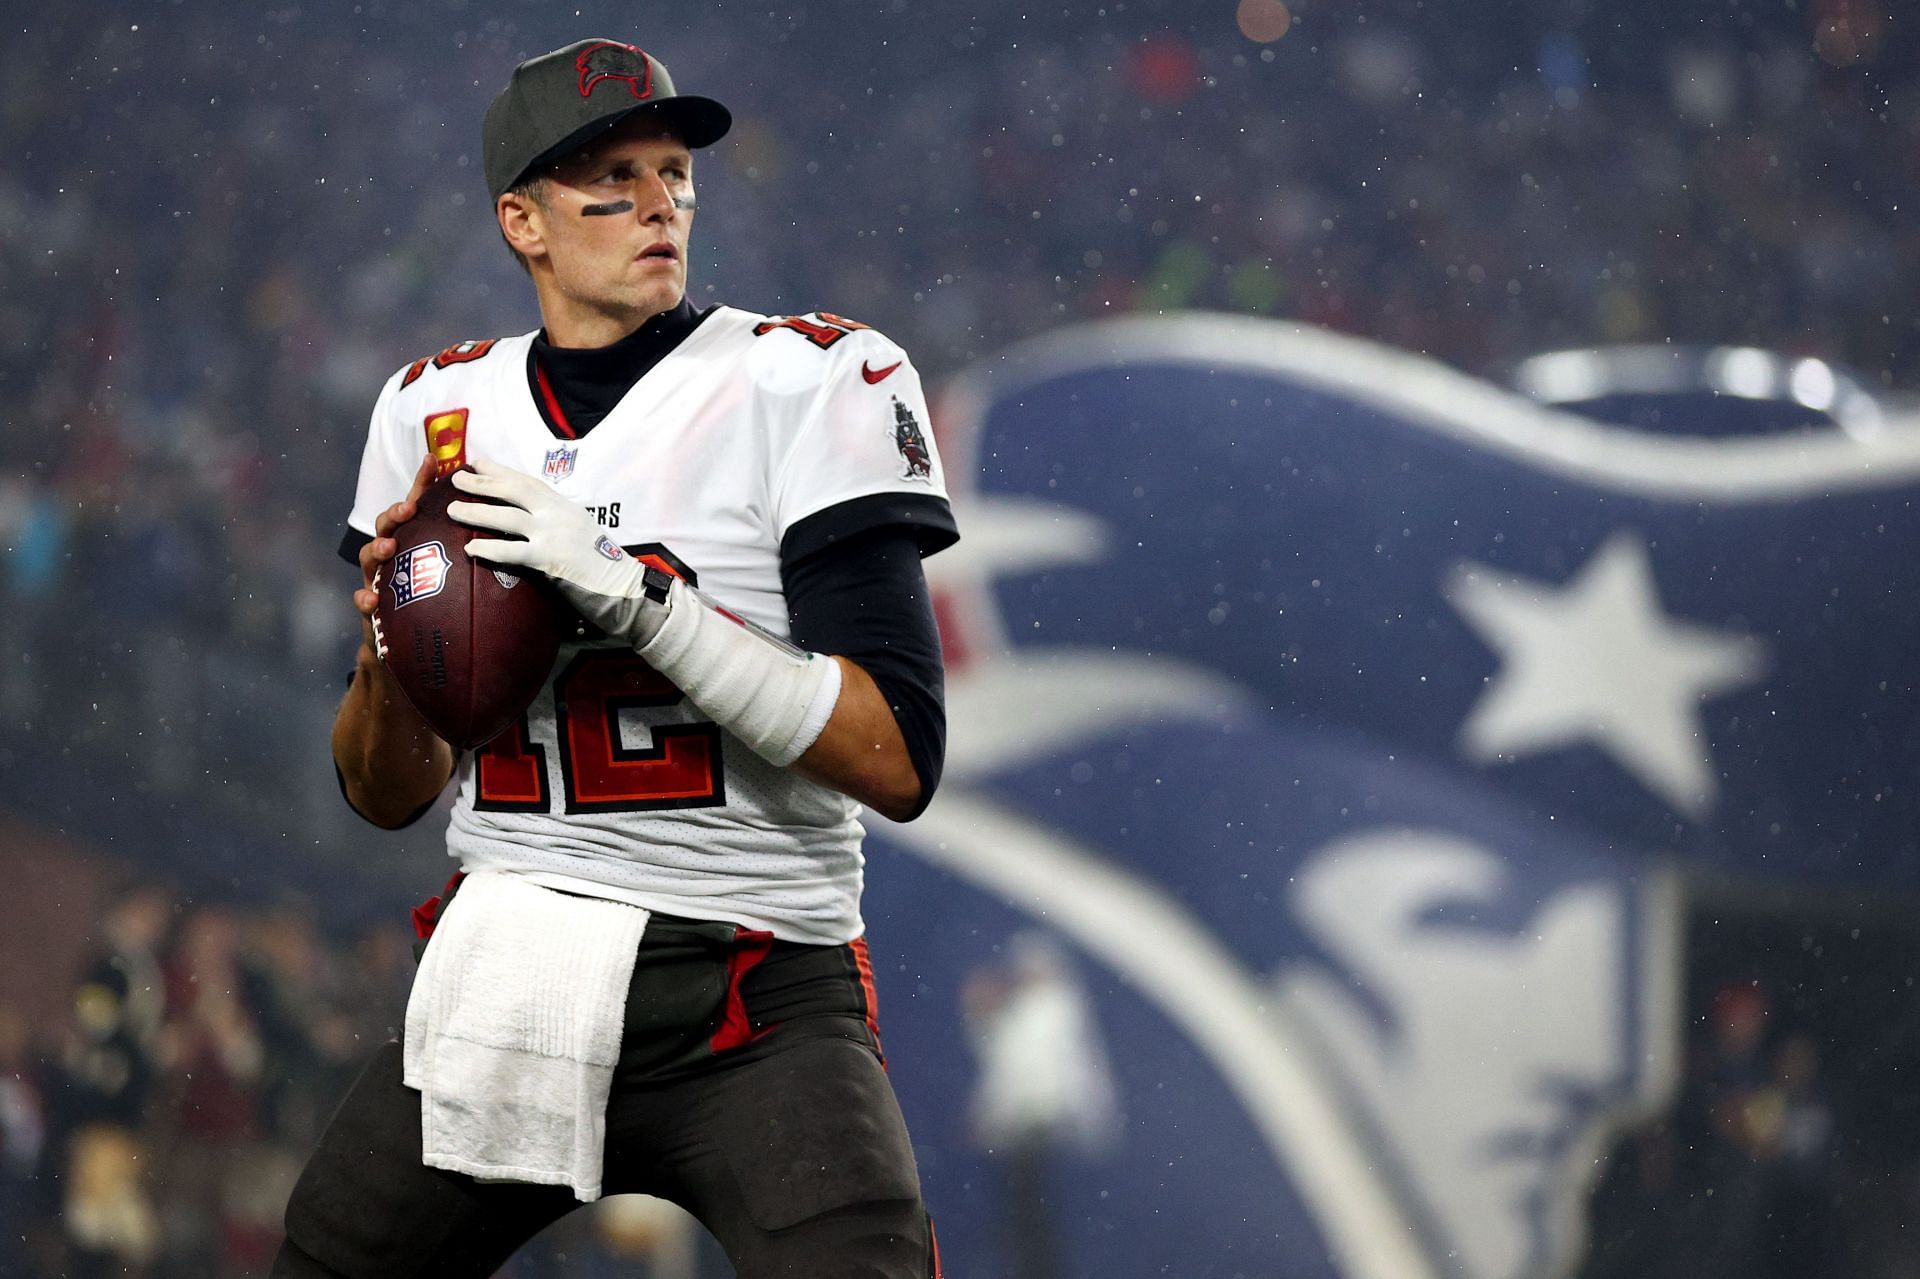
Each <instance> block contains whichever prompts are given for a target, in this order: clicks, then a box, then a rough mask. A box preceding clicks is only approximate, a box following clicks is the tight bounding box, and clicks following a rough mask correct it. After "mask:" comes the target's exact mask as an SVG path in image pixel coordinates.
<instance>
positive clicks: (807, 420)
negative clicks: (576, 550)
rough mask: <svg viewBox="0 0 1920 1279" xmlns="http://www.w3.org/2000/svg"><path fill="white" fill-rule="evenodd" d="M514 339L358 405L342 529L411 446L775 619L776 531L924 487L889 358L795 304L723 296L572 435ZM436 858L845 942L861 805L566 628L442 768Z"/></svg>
mask: <svg viewBox="0 0 1920 1279" xmlns="http://www.w3.org/2000/svg"><path fill="white" fill-rule="evenodd" d="M534 336H535V335H534V334H531V333H528V334H522V335H521V336H519V337H511V338H502V339H498V340H496V341H490V342H463V343H461V344H459V345H458V346H454V347H450V348H448V349H447V350H446V351H443V352H441V353H440V354H439V355H438V356H435V357H432V358H430V359H423V360H418V361H415V362H414V363H413V364H411V365H409V366H408V367H406V368H404V369H402V370H400V371H399V372H398V373H396V374H394V376H393V377H392V378H391V379H390V380H389V381H388V382H387V384H386V386H385V388H384V389H383V390H382V391H381V393H380V399H379V402H378V404H377V405H376V406H375V408H374V412H373V421H372V425H371V429H370V433H369V437H368V440H367V447H366V453H365V455H364V457H363V458H362V460H361V464H360V480H359V488H358V491H357V493H356V495H355V499H354V505H353V511H352V513H351V515H349V517H348V521H347V522H348V523H349V524H350V525H351V526H352V527H353V528H354V529H355V530H357V531H359V532H360V533H362V534H367V535H371V534H372V532H373V527H374V523H373V522H374V517H375V516H376V515H377V514H378V513H379V512H380V511H382V510H384V509H385V508H386V507H388V506H390V505H391V504H393V503H394V502H397V501H399V500H400V499H401V498H403V497H405V496H406V492H407V488H408V485H409V484H410V482H411V480H412V477H413V475H414V473H415V471H416V470H417V469H418V468H419V465H420V460H421V457H422V454H423V453H424V452H425V451H427V450H429V449H431V450H432V451H433V452H434V454H435V455H436V457H438V458H439V459H440V461H441V464H442V466H443V468H444V469H446V470H451V469H452V468H453V467H455V466H458V465H459V464H460V463H461V462H462V461H464V460H465V459H466V458H467V457H470V456H480V457H486V458H489V459H492V460H494V461H497V462H502V463H505V464H506V465H508V466H511V467H514V468H515V469H517V470H520V471H524V472H527V473H528V474H531V475H536V476H541V477H543V478H544V479H545V480H546V481H547V482H548V483H549V484H551V485H553V487H554V488H555V489H557V490H558V491H559V492H560V493H562V494H564V495H566V496H567V497H570V498H572V499H573V500H574V501H576V502H578V503H579V504H580V505H581V506H582V507H585V508H586V509H587V510H588V511H589V512H591V513H593V514H594V515H595V516H596V517H597V518H598V519H599V521H600V523H601V525H602V526H603V527H604V528H605V529H606V531H607V533H608V534H609V536H611V537H612V538H613V540H614V541H616V542H618V543H620V544H621V545H623V546H625V547H626V548H627V549H628V550H629V551H630V552H633V553H634V554H637V555H651V556H654V557H656V562H658V563H661V564H663V565H664V566H665V567H668V568H669V569H670V570H671V571H674V572H677V573H679V574H681V575H682V576H684V577H686V578H687V579H689V580H690V581H692V582H693V583H694V584H695V585H697V586H699V587H700V588H701V589H702V590H703V591H705V592H706V593H707V594H709V595H711V596H712V597H713V598H714V599H715V600H717V601H718V602H720V603H721V604H724V605H725V606H726V607H728V608H729V609H732V610H733V611H735V612H737V613H739V614H740V615H741V616H743V617H746V618H749V619H751V620H752V621H754V622H756V623H758V624H759V625H761V626H763V627H765V628H766V629H767V630H769V631H772V632H773V633H774V634H776V635H782V636H784V635H787V634H788V633H789V628H788V622H787V606H786V600H785V597H784V595H783V593H782V591H781V583H780V548H781V543H782V539H783V538H785V537H786V535H787V534H788V532H789V531H790V530H791V529H793V528H794V526H795V525H796V524H798V523H799V522H800V521H802V520H805V519H806V518H807V517H808V516H812V515H815V514H818V513H820V512H823V511H827V510H829V509H830V508H833V507H835V506H837V505H839V504H841V503H845V502H849V501H853V500H855V499H859V498H869V497H879V498H881V499H882V500H883V502H884V500H885V499H886V498H888V497H890V496H892V495H902V496H905V495H914V496H917V497H920V498H931V499H934V500H936V501H938V502H939V503H941V504H942V509H944V503H945V500H946V483H945V477H944V475H943V473H942V470H941V466H940V459H939V457H938V455H937V453H936V452H935V449H934V446H933V436H932V431H931V429H930V426H929V423H928V417H927V409H926V401H925V397H924V394H923V392H922V391H921V387H920V379H919V376H918V374H916V373H915V372H914V369H913V365H912V363H911V362H910V361H909V360H908V359H907V356H906V353H905V352H904V351H903V350H901V349H900V348H899V347H898V346H896V345H895V344H894V343H893V342H891V341H889V340H888V339H887V338H885V337H883V336H882V335H881V334H880V333H878V332H876V331H875V330H873V329H870V328H866V327H864V326H861V325H856V324H853V323H852V322H850V321H846V320H842V319H840V318H839V317H837V316H833V315H827V314H820V313H815V314H813V315H810V316H804V317H797V318H793V319H785V318H770V317H767V316H763V315H756V314H753V313H751V312H747V311H741V310H737V309H735V308H732V307H720V308H717V309H715V310H714V311H713V312H712V313H710V314H708V315H707V316H706V317H705V319H704V320H702V321H701V323H700V324H699V327H697V328H696V329H694V330H693V332H692V333H690V334H689V335H687V336H686V337H685V338H684V339H682V340H681V342H680V343H679V345H678V346H676V347H674V348H673V349H672V350H671V351H670V352H669V353H668V354H667V355H666V356H665V357H664V358H662V359H661V360H660V361H659V362H658V363H657V364H655V365H654V366H653V367H652V368H651V369H649V370H648V371H647V372H646V374H645V375H644V376H642V377H641V378H640V380H639V381H638V382H637V383H636V384H635V385H634V386H633V388H632V389H631V390H630V391H629V392H628V393H627V394H626V396H625V398H623V399H622V400H621V401H620V403H619V404H618V405H617V406H616V407H615V408H614V409H613V411H612V412H611V413H609V414H608V415H607V417H606V418H605V419H604V420H602V421H601V422H600V423H599V424H598V425H596V426H594V427H593V429H592V430H591V431H589V432H587V433H586V434H585V435H584V436H581V437H580V438H578V439H568V438H565V437H563V436H561V435H559V434H558V433H557V432H556V431H555V430H554V429H552V428H550V427H549V426H548V425H547V420H546V418H544V417H543V416H542V415H541V413H540V410H539V407H538V406H537V405H536V403H535V401H534V395H535V391H534V389H533V388H531V387H530V386H529V384H528V373H527V359H528V349H529V347H530V346H531V344H532V342H533V339H534ZM457 782H458V786H459V793H458V798H457V800H456V802H455V805H454V809H453V819H452V822H451V824H450V825H449V827H448V831H447V847H448V851H449V853H450V854H451V855H452V856H453V857H455V858H457V859H458V860H459V862H460V864H461V866H462V867H463V868H464V869H466V870H469V871H473V870H511V871H515V872H518V873H521V874H525V875H527V876H528V877H530V878H532V879H535V880H537V881H539V882H541V883H545V884H548V885H550V886H552V887H555V888H560V889H564V890H568V891H573V892H585V893H590V894H594V895H598V896H604V897H611V898H615V899H618V900H622V901H629V902H632V903H634V904H636V905H639V906H644V907H647V908H649V909H653V910H660V911H664V912H667V913H670V914H674V915H684V916H689V917H693V918H700V919H719V920H728V921H732V922H735V923H739V924H742V925H745V926H747V927H749V928H759V929H767V930H769V931H771V932H772V933H773V934H774V935H775V936H777V937H781V938H784V939H788V940H792V941H803V942H814V943H824V944H838V943H841V942H846V941H850V940H852V939H853V938H855V937H858V936H859V935H860V934H861V932H862V925H861V920H860V910H859V902H860V888H861V869H862V858H861V854H860V841H861V837H862V835H863V833H864V832H863V831H862V829H861V826H860V823H859V821H858V820H857V814H858V812H859V806H858V805H856V804H855V803H854V802H853V801H852V800H850V799H848V798H847V797H845V796H844V795H841V794H840V793H838V792H837V791H833V790H830V789H828V788H827V787H824V786H820V785H816V784H815V783H813V782H809V781H807V780H806V779H804V778H802V777H801V776H800V775H799V774H797V773H795V772H793V771H792V770H790V769H783V768H776V767H774V766H773V765H771V764H768V763H767V762H765V761H764V760H762V759H761V758H760V757H759V756H757V755H755V754H754V753H753V752H752V751H751V750H749V749H748V748H747V747H746V746H745V745H744V744H742V743H741V742H740V741H738V740H737V739H735V738H734V737H733V736H732V735H731V734H729V733H727V732H725V731H724V730H722V729H721V728H720V727H719V726H718V725H716V724H714V723H712V722H711V721H709V720H707V719H705V717H704V716H702V715H701V713H700V712H699V711H698V710H697V709H696V708H695V707H694V706H693V705H692V703H690V702H688V701H687V700H686V699H685V698H684V697H683V696H682V695H681V694H680V691H679V689H677V688H675V687H674V686H673V685H672V684H671V683H669V682H667V681H666V680H665V679H663V678H662V677H661V676H660V675H658V674H657V673H656V672H654V671H653V670H652V668H650V667H648V666H647V664H646V663H645V662H643V661H642V660H641V659H640V658H639V657H638V656H637V655H636V654H635V653H634V652H633V650H632V649H630V648H626V647H624V646H618V645H609V644H607V643H606V642H605V641H601V642H599V643H597V644H596V643H586V642H581V643H569V644H566V645H564V646H563V647H562V648H561V651H560V657H559V661H558V663H557V664H556V665H555V668H554V672H553V678H552V679H551V680H550V681H549V682H548V684H547V687H546V688H545V690H544V691H543V692H542V693H541V694H540V695H539V697H537V698H536V699H535V700H534V702H533V705H532V706H531V707H530V708H529V709H528V711H527V713H526V715H525V717H524V719H523V720H522V722H521V723H520V724H519V725H518V726H517V727H515V728H513V729H509V730H508V731H507V732H505V733H503V734H502V735H501V736H500V737H498V738H496V739H495V740H494V741H493V742H491V743H489V744H488V745H487V746H485V747H482V748H481V749H480V750H479V751H477V752H473V753H471V754H468V755H466V756H465V757H464V758H462V760H461V761H460V765H459V771H458V774H457Z"/></svg>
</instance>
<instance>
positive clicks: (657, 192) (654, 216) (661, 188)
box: [634, 173, 673, 222]
mask: <svg viewBox="0 0 1920 1279" xmlns="http://www.w3.org/2000/svg"><path fill="white" fill-rule="evenodd" d="M634 206H635V209H636V211H637V212H638V213H639V215H640V220H641V221H642V222H665V221H667V220H668V219H669V218H671V217H672V216H673V192H672V191H669V190H668V189H667V182H666V179H665V178H662V177H661V176H660V175H659V174H657V173H652V174H648V175H646V176H645V177H643V178H641V179H640V190H639V193H638V196H637V198H636V199H635V200H634Z"/></svg>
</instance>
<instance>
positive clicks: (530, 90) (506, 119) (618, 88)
mask: <svg viewBox="0 0 1920 1279" xmlns="http://www.w3.org/2000/svg"><path fill="white" fill-rule="evenodd" d="M636 111H650V112H653V113H654V114H656V115H658V116H659V117H660V118H661V119H662V120H664V121H665V122H666V123H667V125H668V127H670V128H672V129H673V131H674V132H676V133H678V134H679V135H680V139H681V141H683V142H685V143H686V144H687V145H688V146H689V147H704V146H711V145H713V144H714V143H715V142H718V141H719V140H720V139H721V138H723V137H725V136H726V133H727V130H728V129H730V128H732V127H733V114H732V113H731V112H729V111H728V110H727V109H726V108H725V107H723V106H721V105H720V104H719V103H718V102H715V101H714V100H713V99H712V98H696V97H693V96H691V95H685V94H676V93H675V92H674V91H673V80H672V78H671V77H670V76H668V75H667V69H666V67H665V66H663V65H662V64H661V62H660V60H659V59H658V58H655V57H653V56H652V55H650V54H648V53H646V52H644V51H643V50H641V49H638V48H636V47H634V46H633V45H630V44H622V43H620V42H619V41H618V40H581V41H578V42H577V43H574V44H570V45H568V46H567V47H566V48H564V49H555V50H554V51H553V52H552V53H543V54H541V55H540V56H539V57H537V58H529V59H527V60H526V61H525V62H522V63H521V64H520V65H519V66H517V67H515V68H514V69H513V77H512V78H511V79H509V80H508V81H507V87H506V88H504V89H502V90H500V96H499V97H497V98H495V99H494V100H493V105H492V106H490V107H488V108H487V120H486V123H485V125H484V126H482V128H481V148H482V150H483V151H484V152H485V154H486V170H487V190H488V191H489V192H490V193H491V194H492V195H493V198H494V199H496V200H498V199H499V198H500V197H501V196H502V195H504V194H505V193H506V192H507V191H509V190H511V189H512V188H513V185H514V184H515V183H516V182H518V181H520V179H521V178H523V177H525V176H526V175H527V172H528V170H530V169H534V168H537V167H540V166H543V165H548V164H551V163H553V162H554V161H556V160H558V159H560V158H561V157H562V156H564V155H566V154H567V153H569V152H571V151H575V150H578V149H579V148H580V147H582V146H585V145H586V144H587V143H588V142H590V141H592V140H593V139H594V138H595V137H597V136H598V135H599V134H601V133H604V132H605V131H606V130H608V129H611V128H612V127H613V126H614V125H616V124H618V123H620V122H621V121H622V120H624V119H626V118H627V117H628V116H630V115H632V114H634V113H635V112H636Z"/></svg>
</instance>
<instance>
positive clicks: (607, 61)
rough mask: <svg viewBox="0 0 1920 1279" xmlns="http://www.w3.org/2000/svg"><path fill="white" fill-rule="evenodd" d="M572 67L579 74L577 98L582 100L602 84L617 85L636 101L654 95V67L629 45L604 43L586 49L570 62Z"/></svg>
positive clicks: (643, 55)
mask: <svg viewBox="0 0 1920 1279" xmlns="http://www.w3.org/2000/svg"><path fill="white" fill-rule="evenodd" d="M573 66H574V69H575V70H576V71H578V72H579V73H580V96H581V97H583V98H584V97H587V96H588V95H590V94H591V93H592V92H593V86H594V85H596V84H599V83H600V82H601V81H602V80H618V81H620V82H621V83H622V84H625V85H626V86H627V89H628V90H629V91H630V92H631V93H632V94H633V96H634V97H636V98H647V97H650V96H652V94H653V66H652V65H651V64H650V63H649V62H648V61H647V55H646V54H644V53H642V52H640V50H638V49H636V48H634V47H633V46H632V45H630V44H614V43H613V42H612V41H606V42H604V43H601V44H596V45H589V46H588V47H587V48H585V49H582V50H581V51H580V56H579V57H577V58H575V59H574V60H573Z"/></svg>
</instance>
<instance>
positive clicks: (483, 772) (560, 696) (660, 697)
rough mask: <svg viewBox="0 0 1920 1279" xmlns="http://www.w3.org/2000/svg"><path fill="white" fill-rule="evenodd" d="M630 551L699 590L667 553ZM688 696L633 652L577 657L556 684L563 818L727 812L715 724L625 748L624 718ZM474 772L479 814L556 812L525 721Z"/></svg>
mask: <svg viewBox="0 0 1920 1279" xmlns="http://www.w3.org/2000/svg"><path fill="white" fill-rule="evenodd" d="M627 550H628V551H629V552H630V553H632V554H633V555H635V556H636V557H637V558H642V559H645V560H646V561H647V562H649V563H651V564H653V565H654V566H656V567H658V568H661V569H664V570H666V571H667V572H669V573H672V574H674V575H675V576H676V577H683V578H685V579H686V580H687V582H688V584H689V585H692V584H693V583H694V575H693V573H692V572H691V571H690V570H689V569H687V567H686V566H685V565H684V564H682V563H680V562H679V560H678V558H677V557H676V556H674V555H673V554H672V552H670V551H667V550H666V549H665V548H664V547H659V546H650V547H628V548H627ZM685 697H686V694H684V693H682V692H681V691H680V688H679V686H678V685H676V684H674V683H673V682H672V681H671V680H669V679H668V678H667V677H666V676H664V675H662V674H661V673H660V672H659V671H656V670H654V669H653V667H651V666H649V665H647V663H646V662H645V661H644V660H643V659H642V658H641V657H640V656H639V655H638V654H637V653H635V652H633V651H632V650H631V649H625V648H606V649H587V650H584V651H583V652H580V653H578V654H576V655H575V656H574V658H573V660H572V661H570V662H568V663H567V664H566V666H564V667H563V668H562V669H561V671H560V674H559V675H558V676H557V677H556V678H555V679H554V681H553V722H554V735H555V738H556V746H557V749H558V750H559V752H560V777H561V780H562V783H563V785H564V786H565V788H566V796H565V808H564V810H563V811H565V812H569V813H615V812H623V813H631V812H648V811H654V810H658V809H668V808H712V807H716V806H718V805H721V804H724V803H726V802H727V792H726V773H725V770H724V768H722V766H721V759H720V726H719V725H718V724H714V723H710V722H708V723H691V724H654V725H651V726H650V733H651V735H652V738H653V744H652V745H651V746H647V747H641V748H635V747H629V746H626V745H623V744H622V741H621V735H620V712H621V711H624V710H643V709H648V708H653V707H661V706H672V705H674V704H675V703H676V702H680V701H682V700H684V699H685ZM474 770H475V772H476V774H477V775H476V777H475V779H474V781H475V786H474V790H475V794H474V804H473V806H474V808H476V809H478V810H480V811H483V812H496V813H501V812H506V813H547V812H552V811H553V797H552V795H551V794H550V793H549V792H550V789H551V787H550V785H549V782H548V773H547V748H546V747H545V746H542V745H541V744H540V743H538V742H536V741H534V740H533V734H532V733H531V732H530V731H529V728H528V724H527V717H526V716H524V715H522V716H521V717H520V718H519V720H518V721H516V722H515V723H514V724H513V725H512V726H511V727H509V728H508V729H507V730H506V731H505V732H503V733H501V734H500V736H498V737H496V738H494V739H493V740H492V741H490V742H488V743H487V744H486V745H485V746H483V747H481V748H480V751H479V753H478V754H477V755H475V757H474Z"/></svg>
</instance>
